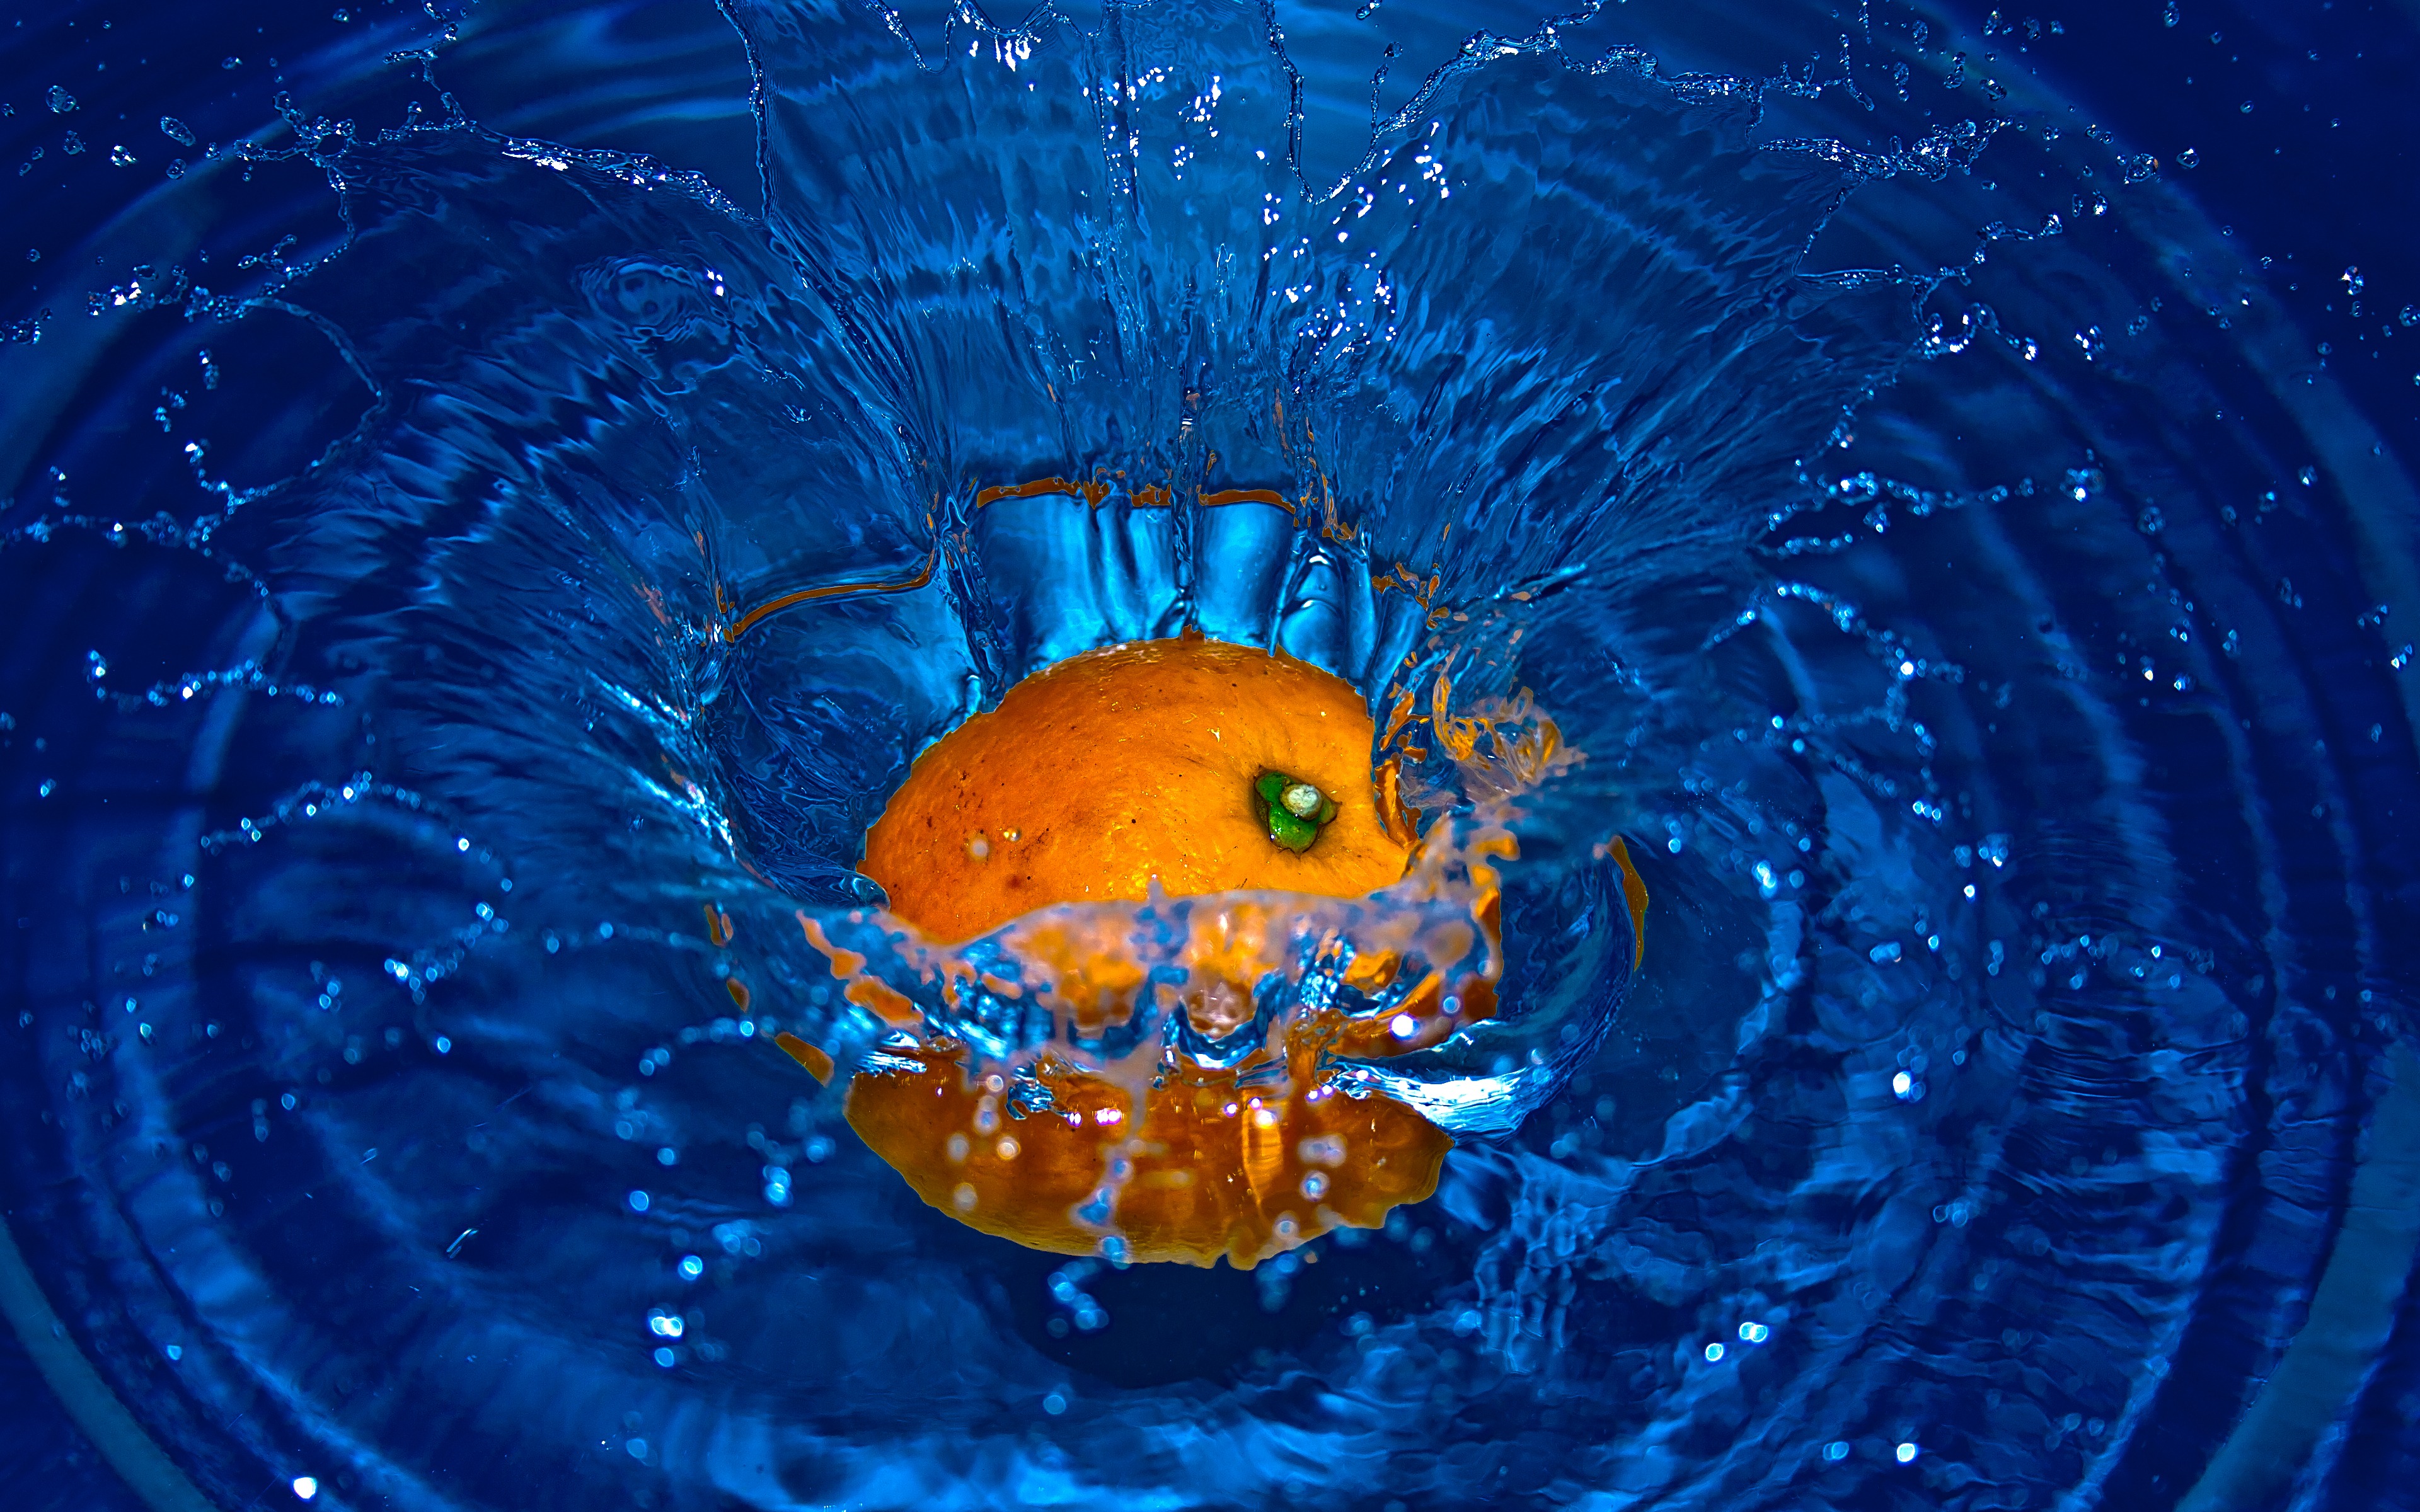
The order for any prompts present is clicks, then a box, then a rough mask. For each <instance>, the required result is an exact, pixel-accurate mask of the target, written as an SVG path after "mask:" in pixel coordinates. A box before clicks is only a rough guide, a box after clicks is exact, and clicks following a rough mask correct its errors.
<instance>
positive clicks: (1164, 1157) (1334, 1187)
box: [847, 638, 1485, 1267]
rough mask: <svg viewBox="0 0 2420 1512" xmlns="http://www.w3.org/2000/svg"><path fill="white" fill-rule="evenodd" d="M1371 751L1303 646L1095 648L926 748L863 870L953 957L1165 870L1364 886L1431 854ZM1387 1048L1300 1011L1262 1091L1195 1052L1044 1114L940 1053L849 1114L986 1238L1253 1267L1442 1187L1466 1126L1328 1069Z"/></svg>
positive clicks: (873, 840)
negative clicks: (1296, 653)
mask: <svg viewBox="0 0 2420 1512" xmlns="http://www.w3.org/2000/svg"><path fill="white" fill-rule="evenodd" d="M1373 734H1374V731H1373V727H1372V724H1371V720H1370V717H1369V714H1368V712H1367V710H1366V708H1365V707H1364V705H1363V702H1362V700H1361V698H1360V696H1359V694H1357V692H1355V690H1354V689H1353V687H1351V685H1349V684H1347V683H1345V682H1344V681H1343V680H1342V679H1341V678H1338V677H1335V676H1332V675H1330V674H1329V673H1327V672H1325V671H1320V670H1319V669H1317V668H1315V667H1312V666H1311V665H1309V664H1308V663H1305V662H1301V661H1297V660H1295V659H1294V658H1292V657H1290V656H1282V655H1272V654H1269V653H1267V652H1263V651H1256V650H1252V649H1249V648H1247V647H1243V646H1234V645H1227V644H1223V643H1220V642H1218V641H1211V640H1201V639H1198V638H1187V639H1184V640H1151V641H1140V642H1135V643H1132V644H1128V645H1122V646H1112V647H1109V648H1107V649H1105V650H1100V651H1093V652H1087V653H1085V654H1083V655H1082V656H1073V657H1070V658H1068V659H1067V660H1065V661H1063V662H1060V663H1058V664H1056V665H1054V666H1051V667H1048V668H1046V669H1044V670H1043V671H1039V672H1036V673H1035V674H1033V675H1032V677H1029V678H1027V679H1026V680H1025V681H1024V682H1022V683H1019V684H1018V685H1017V686H1016V687H1013V688H1011V689H1010V690H1009V692H1008V694H1007V696H1006V697H1004V698H1003V699H1002V700H1001V703H1000V706H999V707H998V708H997V709H995V710H992V711H991V712H989V713H987V714H981V715H977V716H976V717H973V718H971V719H970V720H968V721H967V722H966V723H965V724H963V725H961V726H960V727H959V728H958V729H956V730H954V731H953V732H952V733H950V734H949V735H947V736H946V737H944V738H943V739H942V740H941V741H940V742H939V743H938V744H937V745H935V746H934V747H932V748H930V749H928V750H926V751H925V752H924V753H923V755H922V756H920V757H919V758H917V761H916V763H915V765H914V767H913V768H912V769H911V770H910V772H909V773H908V777H907V781H906V782H905V783H904V784H903V785H902V786H901V787H900V789H899V791H898V792H897V793H895V794H894V795H892V799H891V802H890V805H889V807H888V808H887V809H886V810H884V812H883V814H882V817H881V818H880V819H879V820H878V821H877V822H876V824H875V825H874V827H873V829H872V830H871V831H870V832H869V833H868V834H867V836H866V846H865V861H864V866H863V870H864V872H865V873H866V875H868V876H870V877H872V878H873V879H874V880H875V881H876V882H878V883H880V884H882V886H883V887H884V889H885V890H886V891H888V892H889V894H890V896H891V908H892V912H893V913H894V914H896V915H898V916H899V917H900V918H904V919H906V920H907V921H908V922H909V923H911V924H913V925H915V926H916V927H917V928H918V929H919V930H921V931H923V933H926V934H927V935H929V936H931V937H933V938H934V939H936V940H939V941H945V942H958V941H963V940H967V939H971V938H973V937H975V936H977V935H980V934H984V933H988V932H990V931H992V930H994V929H997V928H999V927H1000V926H1001V925H1003V924H1006V923H1008V922H1010V921H1011V920H1013V919H1016V918H1020V917H1021V916H1024V915H1026V914H1029V913H1032V911H1033V910H1035V909H1038V908H1045V907H1048V906H1050V905H1052V904H1056V903H1079V902H1093V903H1106V902H1120V901H1129V902H1139V901H1140V900H1142V899H1143V898H1144V897H1146V896H1147V893H1148V889H1149V887H1150V886H1151V884H1152V882H1153V880H1154V879H1155V878H1156V880H1157V882H1158V884H1159V887H1161V889H1162V890H1164V891H1165V892H1167V893H1168V894H1170V895H1171V896H1184V895H1187V894H1197V893H1209V892H1227V891H1234V890H1242V889H1265V890H1281V891H1286V892H1295V893H1314V894H1321V895H1325V896H1328V897H1343V898H1350V897H1360V896H1363V895H1366V894H1368V893H1371V892H1374V891H1376V890H1377V889H1379V888H1381V887H1387V886H1388V885H1389V884H1391V883H1394V882H1396V881H1398V880H1400V879H1401V878H1402V876H1403V874H1404V869H1405V867H1406V865H1407V864H1408V861H1409V855H1410V853H1409V848H1408V841H1409V838H1410V837H1409V834H1408V826H1407V825H1405V824H1404V821H1403V820H1402V818H1401V817H1400V816H1399V815H1398V814H1397V813H1396V812H1395V811H1394V809H1393V804H1392V801H1391V798H1390V797H1382V795H1381V794H1380V793H1379V791H1378V788H1377V786H1376V785H1375V784H1374V783H1373V774H1372V770H1371V764H1370V751H1371V746H1372V743H1373ZM1210 953H1211V954H1215V952H1210ZM1077 969H1078V971H1080V970H1081V969H1082V967H1081V964H1080V963H1078V966H1077ZM1205 974H1207V975H1209V976H1212V977H1215V976H1216V975H1217V968H1216V967H1215V966H1207V967H1204V966H1201V965H1197V970H1196V977H1197V982H1196V991H1195V992H1194V993H1193V994H1192V995H1189V996H1188V1009H1189V1010H1190V1011H1196V1012H1197V1013H1199V1012H1201V1011H1203V1009H1204V1005H1205V1004H1206V1005H1208V1011H1210V1012H1211V1013H1212V1016H1214V1017H1226V1016H1228V1015H1226V1014H1221V1013H1220V1012H1219V1011H1218V1007H1217V1003H1216V1001H1215V1000H1217V999H1220V998H1224V1000H1225V1001H1226V1003H1227V1005H1228V1006H1229V1008H1230V1009H1231V1010H1232V1009H1233V1007H1234V1005H1237V1004H1241V1003H1248V1001H1249V993H1250V986H1251V983H1250V981H1249V980H1240V981H1236V982H1233V983H1226V984H1223V986H1222V985H1221V984H1219V983H1218V982H1216V981H1212V982H1210V983H1208V984H1207V985H1206V986H1205V985H1204V984H1203V983H1202V981H1201V980H1200V979H1201V978H1202V976H1203V975H1205ZM1473 996H1474V998H1476V996H1477V995H1476V994H1474V995H1473ZM1484 1011H1485V1008H1484V1005H1483V1004H1481V1003H1480V1002H1478V1001H1476V1000H1474V1001H1473V1003H1472V1004H1471V1011H1470V1012H1468V1013H1466V1018H1467V1017H1475V1016H1480V1015H1481V1014H1483V1012H1484ZM1223 1026H1224V1025H1221V1027H1223ZM1203 1027H1210V1026H1206V1025H1205V1026H1203ZM1369 1039H1370V1035H1369V1034H1368V1032H1367V1026H1347V1025H1344V1024H1342V1023H1334V1022H1331V1023H1326V1024H1322V1023H1318V1022H1312V1021H1310V1020H1300V1021H1297V1022H1295V1023H1294V1024H1292V1025H1290V1026H1289V1027H1288V1029H1287V1032H1286V1036H1285V1039H1284V1041H1283V1042H1282V1043H1280V1044H1274V1045H1272V1046H1270V1047H1269V1049H1268V1050H1267V1052H1265V1053H1264V1055H1263V1056H1262V1057H1258V1058H1257V1060H1256V1061H1255V1062H1251V1063H1248V1065H1247V1067H1246V1068H1245V1072H1244V1076H1243V1080H1244V1082H1246V1083H1249V1086H1244V1085H1239V1081H1238V1075H1237V1073H1236V1072H1221V1071H1205V1070H1202V1069H1201V1068H1199V1067H1197V1066H1194V1065H1192V1064H1191V1063H1190V1062H1189V1061H1185V1060H1183V1058H1182V1057H1178V1063H1177V1064H1173V1065H1170V1066H1167V1067H1164V1068H1158V1070H1159V1074H1158V1076H1157V1077H1156V1080H1155V1081H1154V1082H1153V1083H1152V1085H1150V1086H1149V1088H1148V1089H1147V1090H1144V1091H1140V1092H1139V1093H1137V1092H1129V1091H1128V1090H1127V1089H1125V1088H1123V1087H1120V1086H1118V1085H1114V1084H1112V1083H1111V1082H1109V1080H1107V1079H1105V1078H1103V1077H1100V1076H1096V1075H1093V1074H1089V1073H1086V1072H1080V1071H1078V1070H1077V1069H1075V1068H1073V1067H1071V1066H1067V1065H1064V1064H1061V1063H1057V1062H1049V1061H1046V1062H1045V1063H1044V1064H1043V1065H1042V1066H1041V1067H1040V1068H1038V1073H1039V1075H1040V1077H1041V1079H1042V1081H1043V1084H1044V1085H1045V1086H1046V1087H1047V1088H1049V1090H1050V1093H1051V1102H1050V1105H1049V1106H1048V1107H1047V1108H1043V1109H1039V1110H1035V1111H1033V1112H1032V1113H1031V1115H1030V1116H1026V1117H1021V1118H1020V1117H1016V1116H1015V1111H1016V1110H1012V1109H1010V1108H1009V1107H1007V1106H1006V1104H1005V1100H1004V1096H1003V1094H1004V1091H1005V1088H1006V1083H1005V1081H1004V1080H1003V1079H1002V1078H1001V1077H1000V1076H998V1075H992V1076H988V1077H985V1078H981V1079H977V1080H973V1081H970V1079H969V1076H968V1073H967V1068H966V1062H965V1057H964V1055H963V1052H962V1051H960V1050H959V1049H958V1047H956V1046H954V1045H952V1044H950V1043H948V1042H947V1041H935V1042H933V1043H930V1044H928V1045H926V1046H925V1047H924V1049H923V1052H922V1053H921V1055H920V1057H918V1058H920V1059H921V1060H922V1062H923V1070H921V1071H916V1072H905V1071H891V1072H872V1073H868V1074H864V1075H861V1076H859V1077H858V1078H857V1079H856V1080H855V1081H854V1083H852V1085H851V1087H850V1088H849V1094H848V1104H847V1116H848V1120H849V1123H850V1125H851V1126H852V1127H854V1128H855V1129H856V1130H857V1131H858V1133H859V1134H861V1136H862V1137H863V1138H864V1139H865V1141H866V1143H867V1144H868V1145H869V1146H870V1147H872V1148H873V1149H874V1150H875V1151H876V1153H877V1154H879V1155H881V1156H882V1158H883V1159H884V1160H886V1161H888V1162H890V1163H891V1165H892V1166H894V1167H895V1168H897V1169H898V1171H899V1173H900V1174H901V1175H902V1176H904V1177H906V1178H907V1182H908V1184H909V1186H911V1187H912V1188H914V1189H915V1191H916V1193H917V1194H918V1195H919V1196H922V1197H923V1199H924V1200H925V1201H927V1202H929V1203H931V1204H933V1205H934V1206H935V1207H937V1208H939V1209H940V1210H941V1211H945V1212H948V1213H951V1214H953V1215H954V1216H955V1217H957V1218H959V1219H960V1220H961V1221H963V1222H965V1223H967V1224H969V1225H970V1226H972V1227H976V1228H979V1229H981V1230H983V1231H985V1232H986V1233H992V1234H998V1235H1001V1236H1002V1237H1004V1238H1008V1239H1012V1240H1015V1241H1016V1242H1019V1243H1023V1244H1027V1245H1031V1246H1032V1247H1034V1248H1037V1249H1046V1250H1052V1251H1057V1252H1061V1253H1067V1254H1091V1253H1094V1252H1095V1251H1097V1250H1098V1249H1100V1247H1101V1243H1102V1240H1103V1238H1104V1236H1105V1234H1108V1233H1112V1232H1113V1233H1115V1234H1116V1235H1117V1236H1118V1237H1119V1238H1121V1239H1122V1240H1123V1241H1124V1242H1125V1247H1126V1249H1125V1252H1126V1254H1127V1255H1128V1257H1131V1258H1133V1259H1137V1260H1184V1261H1189V1262H1191V1263H1193V1264H1197V1265H1208V1264H1211V1263H1213V1262H1214V1261H1215V1260H1216V1259H1217V1258H1218V1257H1219V1256H1221V1255H1224V1256H1226V1257H1228V1258H1229V1260H1230V1261H1231V1262H1233V1264H1235V1265H1237V1266H1241V1267H1249V1266H1251V1265H1253V1264H1256V1263H1257V1262H1258V1261H1260V1260H1261V1259H1263V1258H1265V1257H1268V1256H1270V1255H1274V1254H1277V1253H1279V1252H1280V1251H1282V1250H1286V1249H1290V1248H1292V1247H1294V1245H1295V1244H1298V1243H1300V1242H1303V1241H1304V1240H1307V1239H1309V1238H1311V1237H1312V1236H1314V1235H1316V1234H1318V1233H1321V1232H1324V1231H1326V1229H1329V1228H1332V1227H1337V1226H1338V1225H1353V1226H1357V1227H1373V1226H1375V1225H1377V1224H1379V1223H1381V1222H1383V1221H1384V1220H1385V1217H1386V1214H1387V1212H1388V1210H1389V1209H1391V1208H1393V1207H1394V1206H1396V1205H1397V1204H1399V1203H1403V1202H1410V1201H1417V1200H1419V1199H1420V1198H1422V1197H1425V1196H1428V1195H1429V1194H1430V1193H1431V1192H1433V1191H1434V1190H1435V1186H1436V1179H1437V1171H1438V1167H1439V1165H1440V1163H1441V1162H1442V1161H1443V1160H1444V1157H1445V1152H1446V1150H1447V1149H1450V1148H1451V1146H1452V1143H1453V1142H1452V1140H1451V1139H1450V1138H1449V1137H1448V1136H1447V1135H1446V1134H1444V1132H1443V1131H1441V1130H1439V1129H1437V1128H1436V1127H1435V1126H1434V1125H1432V1124H1431V1123H1429V1122H1428V1121H1427V1120H1426V1119H1422V1118H1421V1117H1420V1116H1419V1114H1417V1113H1415V1112H1413V1111H1412V1110H1411V1109H1410V1108H1408V1107H1405V1106H1404V1105H1403V1104H1402V1103H1397V1102H1394V1101H1392V1100H1390V1099H1388V1098H1386V1097H1382V1096H1374V1095H1373V1096H1365V1097H1358V1098H1355V1097H1348V1096H1346V1095H1344V1094H1343V1093H1342V1091H1340V1090H1337V1089H1336V1088H1332V1087H1329V1086H1326V1085H1324V1084H1323V1083H1322V1082H1321V1080H1320V1079H1319V1072H1318V1069H1317V1068H1318V1062H1319V1057H1320V1052H1321V1050H1322V1049H1323V1048H1324V1047H1326V1046H1328V1045H1331V1044H1335V1043H1337V1042H1339V1041H1340V1040H1345V1041H1353V1048H1355V1049H1356V1050H1357V1051H1363V1052H1364V1053H1366V1051H1367V1049H1369V1048H1375V1047H1374V1046H1371V1045H1369V1044H1368V1043H1367V1041H1369ZM1404 1048H1409V1046H1405V1047H1404ZM1138 1101H1140V1103H1141V1104H1142V1105H1141V1106H1140V1107H1138V1106H1136V1105H1135V1103H1137V1102H1138ZM1104 1194H1106V1198H1107V1200H1106V1202H1105V1201H1104V1200H1103V1195H1104Z"/></svg>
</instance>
